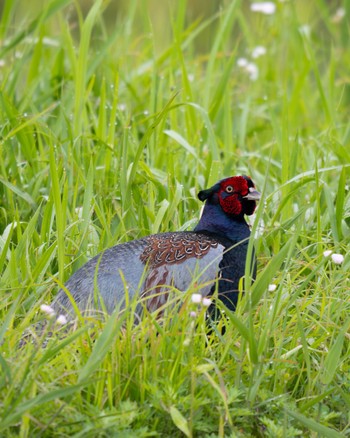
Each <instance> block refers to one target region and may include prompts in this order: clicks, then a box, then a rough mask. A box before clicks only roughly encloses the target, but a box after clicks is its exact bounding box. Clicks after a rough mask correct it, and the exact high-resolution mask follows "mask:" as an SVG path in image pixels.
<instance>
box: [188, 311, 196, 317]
mask: <svg viewBox="0 0 350 438" xmlns="http://www.w3.org/2000/svg"><path fill="white" fill-rule="evenodd" d="M196 316H197V312H195V311H194V310H192V312H190V317H191V318H196Z"/></svg>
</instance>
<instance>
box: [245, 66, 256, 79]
mask: <svg viewBox="0 0 350 438" xmlns="http://www.w3.org/2000/svg"><path fill="white" fill-rule="evenodd" d="M245 69H246V71H247V73H248V75H249V78H250V80H252V81H256V80H257V79H258V77H259V69H258V66H257V65H256V64H254V62H249V64H248V65H247V66H246V68H245Z"/></svg>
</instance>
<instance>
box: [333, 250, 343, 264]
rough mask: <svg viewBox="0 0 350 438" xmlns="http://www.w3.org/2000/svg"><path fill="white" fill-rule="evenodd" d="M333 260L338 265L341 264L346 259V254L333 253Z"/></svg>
mask: <svg viewBox="0 0 350 438" xmlns="http://www.w3.org/2000/svg"><path fill="white" fill-rule="evenodd" d="M332 260H333V263H335V264H337V265H341V264H342V263H343V261H344V256H343V255H342V254H336V253H334V254H332Z"/></svg>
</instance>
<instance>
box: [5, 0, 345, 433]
mask: <svg viewBox="0 0 350 438" xmlns="http://www.w3.org/2000/svg"><path fill="white" fill-rule="evenodd" d="M44 3H45V8H44V10H43V9H42V6H41V3H38V5H36V4H35V2H33V7H31V8H30V11H28V8H27V7H26V6H25V4H24V3H23V4H22V3H21V2H14V1H10V0H8V1H6V2H5V4H4V6H3V10H2V16H1V21H0V41H1V47H0V60H1V67H0V78H1V80H0V87H1V89H0V124H1V131H0V135H1V140H0V166H1V171H0V270H1V274H0V275H1V278H0V290H1V303H0V318H1V326H0V345H1V352H0V368H1V371H0V436H3V437H11V436H21V437H26V436H30V437H32V436H35V437H36V436H38V437H39V436H45V437H46V436H47V437H52V436H85V437H86V436H89V437H90V436H91V437H103V436H118V437H119V436H125V437H126V436H127V437H132V436H135V437H136V436H137V437H143V436H144V437H146V436H179V437H180V436H184V435H185V436H188V437H192V436H193V437H216V436H220V437H224V436H227V437H228V436H242V437H249V436H262V437H265V436H267V437H294V436H313V437H316V436H326V437H333V436H334V437H337V436H345V435H348V434H349V433H350V417H349V411H350V396H349V393H350V380H349V375H350V345H349V339H350V334H349V333H350V319H349V314H350V299H349V296H350V295H349V292H350V284H349V270H350V258H349V236H350V230H349V226H350V197H349V176H350V149H349V143H350V142H349V139H350V121H349V105H350V85H349V84H350V81H349V71H350V47H349V14H350V8H349V5H348V3H347V2H345V1H344V2H338V3H339V6H342V7H344V8H345V12H346V14H345V17H343V19H341V20H339V19H337V18H336V10H337V7H335V5H334V4H333V3H332V2H325V1H323V0H315V1H313V2H304V1H301V0H300V1H293V2H276V5H277V9H276V13H275V14H274V15H270V16H267V15H262V14H259V13H253V12H251V11H250V9H249V4H248V2H239V1H233V2H232V1H227V2H225V1H223V2H222V4H221V6H220V7H219V4H217V3H216V2H212V3H211V2H204V3H205V4H204V6H203V5H202V6H201V7H200V8H199V7H197V6H196V2H189V1H188V2H186V1H185V0H181V1H178V2H171V1H169V2H164V4H163V3H161V6H160V3H159V2H153V1H145V0H144V1H141V0H140V1H136V0H133V1H130V2H125V4H124V3H122V4H121V5H120V11H119V12H118V13H117V12H116V10H115V8H116V4H117V2H108V1H107V2H102V1H96V2H93V6H92V7H91V5H90V6H87V5H86V6H85V7H82V6H79V5H78V2H71V1H67V0H55V1H48V2H44ZM118 4H119V2H118ZM175 5H176V6H175ZM36 6H37V8H36ZM198 8H199V9H198ZM258 45H262V46H264V47H265V48H266V51H267V52H266V54H265V55H263V56H261V57H260V58H258V59H255V60H252V58H251V55H250V54H251V52H252V49H253V48H254V47H256V46H258ZM240 57H245V58H248V59H249V61H254V63H256V65H257V66H258V68H259V75H258V78H257V80H255V81H252V80H250V78H249V75H248V74H247V72H246V71H244V69H243V68H241V67H239V66H237V60H238V59H239V58H240ZM241 173H245V174H249V175H251V177H252V178H253V180H254V181H255V183H256V186H257V188H258V189H260V190H263V194H264V200H263V201H262V202H261V203H260V206H259V209H258V212H257V215H256V218H255V223H254V227H253V232H254V234H256V239H255V246H256V251H257V254H258V257H259V276H258V279H257V281H256V282H255V283H254V285H253V286H252V287H251V288H250V289H249V291H248V293H247V294H246V295H245V297H244V298H243V299H242V300H241V302H240V305H239V309H238V311H237V312H236V313H235V314H234V315H231V314H228V319H227V321H221V322H220V325H225V326H226V332H225V334H224V335H222V334H221V330H220V325H219V327H218V330H216V331H214V333H212V334H210V335H208V333H207V330H206V328H205V322H204V310H201V311H200V312H199V316H198V318H197V319H196V321H194V320H193V318H191V317H190V316H189V313H190V311H191V310H193V306H194V305H193V304H191V302H190V300H189V299H188V298H189V295H190V294H191V291H189V292H188V294H187V295H186V297H185V298H184V301H183V303H182V304H181V305H179V306H178V307H177V308H176V309H177V310H176V311H174V309H173V308H169V309H167V311H166V312H165V314H164V316H163V320H162V323H160V322H159V321H158V320H157V319H156V317H155V316H154V315H145V317H144V319H143V320H142V322H141V323H140V324H139V325H137V326H134V325H133V320H132V316H131V313H132V312H131V311H130V309H132V306H133V305H135V303H130V306H131V307H130V308H129V311H128V312H126V313H125V314H124V316H123V318H113V317H112V318H109V319H108V318H106V320H105V321H92V322H91V325H84V323H81V324H79V326H78V328H77V330H76V331H72V332H70V333H69V334H68V336H62V335H61V334H60V332H59V331H58V330H56V328H55V327H48V328H47V331H48V330H51V329H53V331H54V334H53V336H52V337H51V338H50V340H49V341H48V343H47V339H48V337H47V331H45V332H42V333H39V334H38V333H37V334H36V335H35V334H34V336H36V337H37V340H36V344H33V343H28V344H26V345H25V346H24V347H23V348H22V349H19V348H18V343H19V342H20V340H21V338H22V335H23V333H24V332H28V330H29V331H33V327H35V324H36V323H37V322H38V321H39V320H41V319H42V318H43V316H42V314H41V313H40V310H39V307H40V304H43V303H49V302H50V301H51V299H52V297H53V296H54V294H55V293H56V292H57V289H58V285H60V284H62V283H63V282H64V281H65V280H67V279H68V277H69V276H70V275H71V274H72V272H74V271H75V270H76V269H77V268H78V267H79V266H81V265H82V264H83V263H84V262H86V261H87V260H88V259H89V258H90V257H91V256H93V255H95V254H97V253H98V252H99V251H101V250H102V249H103V248H106V247H109V246H112V245H114V244H117V243H120V242H124V241H127V240H130V239H133V238H137V237H141V236H144V235H147V234H149V233H155V232H163V231H169V230H182V229H191V228H192V227H193V226H194V224H195V223H196V221H197V220H198V215H199V210H200V205H199V201H198V200H197V199H196V193H197V192H198V191H199V190H200V189H202V188H204V187H208V186H209V185H210V184H212V183H213V182H215V181H216V180H217V179H220V178H222V177H224V176H229V175H235V174H241ZM326 249H331V250H333V251H334V252H336V253H341V254H343V255H344V256H345V260H344V262H343V263H342V264H341V265H336V264H334V263H333V262H332V260H331V259H330V258H325V257H324V256H323V252H324V251H325V250H326ZM269 284H275V285H276V286H277V289H276V290H275V291H274V292H269V291H268V285H269ZM208 336H209V338H208ZM46 344H47V345H46Z"/></svg>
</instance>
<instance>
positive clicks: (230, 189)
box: [225, 186, 233, 193]
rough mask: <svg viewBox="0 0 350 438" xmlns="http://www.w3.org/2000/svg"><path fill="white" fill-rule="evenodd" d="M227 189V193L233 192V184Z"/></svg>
mask: <svg viewBox="0 0 350 438" xmlns="http://www.w3.org/2000/svg"><path fill="white" fill-rule="evenodd" d="M225 190H226V193H232V192H233V187H232V186H227V187H226V189H225Z"/></svg>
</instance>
